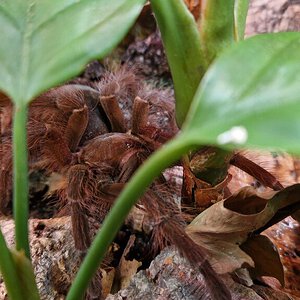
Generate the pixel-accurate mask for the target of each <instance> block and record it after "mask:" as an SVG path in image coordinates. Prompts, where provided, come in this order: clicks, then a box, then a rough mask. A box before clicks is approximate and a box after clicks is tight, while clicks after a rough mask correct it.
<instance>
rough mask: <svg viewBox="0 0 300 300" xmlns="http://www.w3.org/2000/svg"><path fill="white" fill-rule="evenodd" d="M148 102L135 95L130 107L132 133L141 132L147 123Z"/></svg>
mask: <svg viewBox="0 0 300 300" xmlns="http://www.w3.org/2000/svg"><path fill="white" fill-rule="evenodd" d="M148 114H149V103H148V102H147V101H145V100H142V99H141V98H140V97H136V98H135V99H134V102H133V108H132V127H131V128H132V129H131V132H132V134H135V135H138V134H141V132H142V130H143V129H145V128H146V126H147V123H148Z"/></svg>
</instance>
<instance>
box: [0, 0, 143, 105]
mask: <svg viewBox="0 0 300 300" xmlns="http://www.w3.org/2000/svg"><path fill="white" fill-rule="evenodd" d="M144 2H145V0H131V1H128V0H110V1H107V0H43V1H36V0H1V2H0V27H1V43H0V89H1V90H3V91H4V92H6V93H7V94H8V95H9V96H10V97H11V98H12V99H13V100H14V101H15V102H21V101H23V102H29V101H30V100H31V99H32V98H33V97H34V96H37V95H38V94H39V93H41V92H42V91H43V90H46V89H48V88H50V87H52V86H54V85H56V84H58V83H60V82H62V81H64V80H66V79H68V78H70V77H72V76H75V75H76V74H77V73H78V72H80V70H81V69H82V68H83V67H84V65H85V64H86V63H87V62H88V61H89V60H91V59H93V58H98V57H101V56H104V55H105V54H107V53H108V52H109V51H110V50H111V49H112V48H113V47H114V46H115V45H116V44H117V43H118V42H119V41H120V39H121V38H122V37H123V36H124V35H125V34H126V32H127V31H128V29H129V28H130V26H131V25H132V24H133V22H134V20H135V18H136V17H137V15H138V14H139V12H140V10H141V9H142V7H143V4H144Z"/></svg>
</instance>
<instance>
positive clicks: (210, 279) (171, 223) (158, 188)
mask: <svg viewBox="0 0 300 300" xmlns="http://www.w3.org/2000/svg"><path fill="white" fill-rule="evenodd" d="M164 189H166V187H164V185H162V184H161V182H160V181H159V179H158V180H157V181H156V182H155V183H154V185H152V187H151V189H149V190H148V192H147V193H146V195H145V197H144V199H143V204H144V206H145V208H146V210H147V212H148V213H149V214H150V218H151V217H152V219H153V220H154V221H155V222H154V227H153V233H152V237H153V238H152V239H153V243H154V244H153V247H154V249H155V248H157V249H155V250H160V249H162V247H164V246H166V245H167V244H168V243H171V244H173V245H175V246H176V247H177V248H178V250H179V252H181V253H182V254H183V255H184V256H185V257H186V258H187V259H188V260H189V261H190V263H191V264H192V265H196V266H197V267H198V268H199V269H200V270H201V272H202V274H203V275H204V277H205V280H206V283H207V286H208V288H209V290H210V294H211V296H212V299H215V300H219V299H220V300H221V299H223V300H227V299H231V296H230V292H229V290H228V288H227V287H226V285H225V284H224V283H223V281H222V279H221V278H219V276H218V275H217V274H216V272H215V271H214V270H213V268H212V267H211V265H210V264H209V262H208V260H207V255H206V250H205V249H204V248H202V247H201V246H200V245H198V244H196V243H195V242H194V241H193V240H192V239H191V238H190V237H189V236H188V234H187V233H186V232H185V229H184V228H185V222H184V218H183V215H182V213H181V212H180V209H179V207H178V206H177V205H176V204H175V203H174V200H172V199H171V197H170V195H172V194H169V195H168V193H170V191H169V192H168V190H164ZM216 287H218V288H217V289H216Z"/></svg>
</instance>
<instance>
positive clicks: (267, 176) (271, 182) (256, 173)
mask: <svg viewBox="0 0 300 300" xmlns="http://www.w3.org/2000/svg"><path fill="white" fill-rule="evenodd" d="M230 164H231V165H233V166H235V167H238V168H239V169H241V170H243V171H244V172H246V173H248V174H249V175H251V176H253V177H254V178H255V179H257V180H258V181H259V182H260V183H261V184H262V185H264V186H267V187H269V188H271V189H273V190H275V191H280V190H282V189H283V186H282V184H281V183H280V182H279V181H278V180H277V179H276V178H275V176H273V175H272V174H271V173H269V172H268V171H267V170H265V169H264V168H262V167H261V166H259V165H258V164H256V163H254V162H253V161H251V160H250V159H248V158H246V157H244V156H243V155H240V154H238V153H236V154H235V155H234V156H233V157H232V158H231V160H230Z"/></svg>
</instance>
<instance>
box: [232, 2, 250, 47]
mask: <svg viewBox="0 0 300 300" xmlns="http://www.w3.org/2000/svg"><path fill="white" fill-rule="evenodd" d="M248 8H249V0H235V3H234V29H235V39H236V40H238V41H242V40H243V39H244V35H245V27H246V19H247V13H248Z"/></svg>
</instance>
